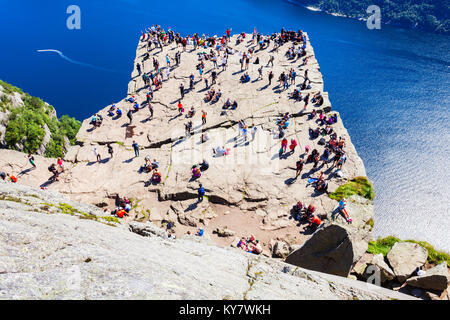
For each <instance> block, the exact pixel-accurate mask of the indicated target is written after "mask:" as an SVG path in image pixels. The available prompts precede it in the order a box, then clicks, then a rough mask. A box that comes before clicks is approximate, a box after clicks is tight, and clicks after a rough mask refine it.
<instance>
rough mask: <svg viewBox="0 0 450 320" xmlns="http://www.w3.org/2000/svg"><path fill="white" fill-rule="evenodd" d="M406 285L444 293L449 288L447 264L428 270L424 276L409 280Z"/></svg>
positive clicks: (443, 263)
mask: <svg viewBox="0 0 450 320" xmlns="http://www.w3.org/2000/svg"><path fill="white" fill-rule="evenodd" d="M406 283H407V284H409V285H410V286H413V287H417V288H422V289H429V290H438V291H444V290H445V289H447V286H448V271H447V262H442V263H440V264H438V265H437V266H435V267H433V268H431V269H429V270H427V271H426V274H425V275H423V276H416V277H412V278H409V279H408V280H406Z"/></svg>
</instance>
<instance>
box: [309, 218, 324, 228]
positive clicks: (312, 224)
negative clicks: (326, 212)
mask: <svg viewBox="0 0 450 320" xmlns="http://www.w3.org/2000/svg"><path fill="white" fill-rule="evenodd" d="M308 221H309V226H310V227H311V228H314V229H317V228H318V227H319V226H320V225H321V224H322V220H320V218H319V217H318V216H316V215H312V216H310V217H309V218H308Z"/></svg>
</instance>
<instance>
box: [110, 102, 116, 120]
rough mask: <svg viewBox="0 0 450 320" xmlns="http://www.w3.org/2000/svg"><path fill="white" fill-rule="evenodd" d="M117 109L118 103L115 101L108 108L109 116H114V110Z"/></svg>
mask: <svg viewBox="0 0 450 320" xmlns="http://www.w3.org/2000/svg"><path fill="white" fill-rule="evenodd" d="M115 110H116V105H115V104H114V103H112V104H111V107H110V108H109V110H108V116H110V117H113V116H114V111H115Z"/></svg>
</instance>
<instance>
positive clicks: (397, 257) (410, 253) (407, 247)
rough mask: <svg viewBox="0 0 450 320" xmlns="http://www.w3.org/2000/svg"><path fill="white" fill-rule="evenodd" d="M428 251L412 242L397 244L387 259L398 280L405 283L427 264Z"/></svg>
mask: <svg viewBox="0 0 450 320" xmlns="http://www.w3.org/2000/svg"><path fill="white" fill-rule="evenodd" d="M427 257H428V250H427V249H425V248H424V247H422V246H420V245H418V244H416V243H412V242H397V243H395V244H394V246H393V247H392V249H391V250H390V251H389V253H388V254H387V259H388V261H389V264H390V265H391V267H392V269H393V270H394V273H395V275H396V276H397V279H398V280H399V281H400V282H401V283H403V282H405V281H406V279H408V278H409V277H410V276H411V274H412V273H413V272H414V270H416V269H417V268H418V267H421V266H423V265H424V264H425V262H426V261H427Z"/></svg>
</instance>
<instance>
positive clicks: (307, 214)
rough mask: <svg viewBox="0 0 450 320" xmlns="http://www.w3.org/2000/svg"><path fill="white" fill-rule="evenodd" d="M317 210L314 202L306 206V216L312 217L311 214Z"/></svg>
mask: <svg viewBox="0 0 450 320" xmlns="http://www.w3.org/2000/svg"><path fill="white" fill-rule="evenodd" d="M315 211H316V207H314V205H313V204H310V205H309V206H308V208H306V211H305V216H306V217H307V218H309V217H311V216H312V215H313V214H314V212H315Z"/></svg>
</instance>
